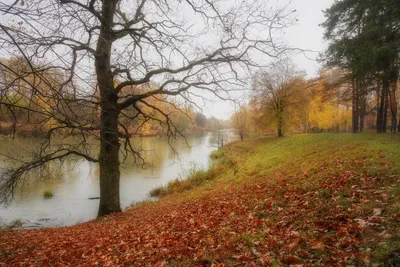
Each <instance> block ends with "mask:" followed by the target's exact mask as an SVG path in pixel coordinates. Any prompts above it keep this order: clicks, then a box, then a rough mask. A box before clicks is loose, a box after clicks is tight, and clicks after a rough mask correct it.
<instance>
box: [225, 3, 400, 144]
mask: <svg viewBox="0 0 400 267" xmlns="http://www.w3.org/2000/svg"><path fill="white" fill-rule="evenodd" d="M324 14H325V22H324V23H322V24H321V26H322V27H324V29H325V33H324V37H325V39H326V40H327V41H328V42H329V46H328V49H327V50H326V51H325V52H324V53H323V54H322V55H321V61H323V62H324V68H323V70H322V71H321V73H320V77H318V78H316V79H311V80H306V79H305V78H304V74H302V73H301V72H299V70H298V69H297V68H296V66H294V64H293V63H292V62H290V60H287V59H284V60H279V61H277V62H275V63H274V64H271V65H270V66H269V67H267V68H264V69H263V70H262V71H258V72H257V73H256V74H255V75H254V77H253V85H252V90H251V93H250V97H249V98H250V100H249V101H248V103H247V104H246V105H244V106H241V107H240V108H239V110H238V111H237V112H236V113H235V114H234V115H233V116H232V118H231V121H232V123H233V125H234V127H235V128H236V129H237V131H238V132H239V134H240V136H241V137H242V138H243V136H245V135H249V134H257V133H258V134H260V133H268V132H269V133H271V132H276V133H277V135H278V136H282V135H283V132H284V131H287V132H296V133H308V132H321V131H335V132H347V131H352V132H353V133H357V132H362V131H364V130H368V129H374V130H376V132H378V133H382V132H386V131H389V130H390V131H391V132H392V133H396V131H400V121H399V122H398V120H399V118H398V115H397V111H398V108H399V96H398V94H397V88H398V84H399V79H398V77H399V64H400V58H399V56H400V5H399V3H398V1H396V0H341V1H335V2H334V3H333V4H332V6H331V7H330V8H328V9H327V10H325V11H324ZM260 122H263V123H260Z"/></svg>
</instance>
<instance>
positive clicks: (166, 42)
mask: <svg viewBox="0 0 400 267" xmlns="http://www.w3.org/2000/svg"><path fill="white" fill-rule="evenodd" d="M0 13H1V14H2V18H1V20H0V48H1V50H3V51H5V54H6V56H15V57H18V58H23V59H24V61H25V63H26V64H27V66H28V67H27V68H26V69H25V70H24V71H23V72H20V71H16V70H15V67H16V66H13V65H9V64H4V63H0V65H1V66H2V69H4V70H5V71H7V72H9V73H11V74H13V75H14V76H15V77H16V78H15V79H16V80H19V81H23V83H24V85H25V88H26V89H25V90H24V91H23V92H22V91H19V92H18V94H19V95H20V96H21V97H23V98H24V99H27V100H29V99H30V97H29V96H30V95H33V94H34V95H36V96H37V97H38V98H41V99H42V100H43V101H42V102H43V103H44V104H42V106H41V108H39V109H31V108H29V105H28V106H21V105H19V102H16V101H14V102H13V101H11V102H10V101H3V100H1V102H0V104H1V105H4V106H5V107H7V109H9V110H10V111H11V112H14V111H16V110H18V109H26V110H27V111H28V112H29V113H36V114H37V113H40V114H41V115H42V116H43V122H46V121H47V122H49V121H51V125H50V126H48V131H47V135H46V136H47V138H46V140H45V141H44V142H43V145H41V146H40V151H38V152H37V153H36V154H35V156H34V157H33V158H32V159H31V160H30V161H26V162H23V163H22V164H21V165H20V166H19V167H18V168H16V169H13V170H11V171H10V172H8V175H6V176H3V177H2V180H1V184H0V192H1V195H2V199H3V201H9V199H10V198H11V197H12V196H13V194H14V192H15V190H16V188H17V187H18V185H19V184H20V183H21V181H22V179H23V178H24V177H25V176H24V174H26V173H27V172H29V171H31V170H34V169H37V168H39V167H40V166H42V165H44V164H47V163H49V162H54V161H56V160H59V159H60V160H61V159H64V158H66V157H69V156H79V157H83V158H85V159H86V160H89V161H92V162H96V163H98V164H99V167H100V206H99V211H98V216H102V215H105V214H109V213H111V212H118V211H120V210H121V207H120V199H119V188H120V184H119V178H120V170H119V165H120V154H121V155H123V159H124V160H125V159H127V154H133V155H134V156H135V159H136V160H138V162H142V161H143V158H142V157H141V155H140V151H137V150H135V149H134V146H133V145H132V144H131V139H130V136H131V135H132V134H133V133H132V132H130V131H129V129H128V128H127V127H126V125H124V123H123V122H126V121H127V119H128V120H135V119H137V118H141V120H142V121H156V122H158V123H159V124H160V126H161V127H163V128H164V129H165V133H166V135H167V136H168V138H169V139H171V138H175V137H176V136H178V135H182V133H181V132H180V131H179V129H177V127H175V124H174V122H173V121H172V118H171V114H170V113H169V112H168V111H166V110H162V109H160V108H158V107H157V106H156V105H153V104H152V102H151V101H149V99H150V98H156V99H158V101H164V102H166V103H167V104H169V105H170V106H171V109H175V110H176V109H178V110H179V109H180V107H179V105H178V104H177V103H182V102H183V101H185V102H189V103H191V104H192V105H195V106H196V105H197V104H196V103H197V102H198V99H203V98H209V97H211V96H213V97H217V98H220V99H231V98H232V92H234V91H236V90H238V89H241V88H243V87H244V86H245V85H246V79H245V78H246V77H247V75H248V73H249V72H252V71H253V70H254V69H255V68H257V67H259V66H260V64H261V63H262V62H265V60H267V59H268V58H271V57H278V56H279V55H280V54H282V52H283V51H284V50H285V49H284V46H283V45H282V43H280V42H277V41H276V40H275V38H274V36H275V34H276V33H277V32H279V31H280V30H281V29H282V28H284V27H286V26H287V25H288V24H289V23H291V20H292V18H291V14H292V13H293V12H292V11H286V9H285V8H277V9H273V8H271V7H270V6H269V5H268V4H267V3H266V2H265V1H261V0H252V1H248V0H242V1H214V0H196V1H195V0H183V1H166V0H134V1H119V0H102V1H99V0H32V1H25V2H24V1H20V0H13V1H11V0H10V1H8V3H7V2H1V3H0ZM3 56H4V55H3ZM93 66H94V67H95V68H94V71H93ZM45 72H53V73H56V72H57V73H60V74H61V75H59V76H60V80H58V81H57V83H52V82H51V80H49V78H48V77H46V76H45V75H44V73H45ZM28 77H32V78H28ZM32 79H33V80H32ZM38 80H40V85H38V84H37V81H38ZM44 84H46V86H45V87H46V88H47V89H46V90H44V89H43V88H44V86H42V85H44ZM154 84H157V86H156V87H155V86H153V85H154ZM146 85H151V86H147V89H146V90H144V89H143V88H144V87H146ZM132 87H135V88H136V89H135V90H132ZM12 89H13V87H9V88H7V90H12ZM170 97H175V98H177V99H179V101H176V102H170V101H168V99H169V98H170ZM73 106H74V107H79V108H78V109H77V108H73ZM143 107H146V108H147V110H148V109H150V110H151V112H147V111H144V108H143ZM79 110H80V111H81V110H85V114H86V116H82V114H81V113H79V112H78V111H79ZM87 113H88V114H87ZM160 117H161V118H162V119H160ZM61 131H63V132H62V134H66V131H69V132H67V134H74V136H76V138H77V140H75V141H74V143H73V144H71V143H63V144H61V145H57V146H54V145H51V141H50V140H51V139H52V138H53V137H54V136H55V135H57V134H60V132H61ZM88 136H92V137H95V138H97V140H98V141H99V144H100V152H99V155H98V156H96V155H93V154H92V153H91V150H90V149H88V147H87V142H86V138H87V137H88Z"/></svg>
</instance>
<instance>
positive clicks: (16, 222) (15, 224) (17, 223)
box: [10, 219, 23, 228]
mask: <svg viewBox="0 0 400 267" xmlns="http://www.w3.org/2000/svg"><path fill="white" fill-rule="evenodd" d="M22 225H23V223H22V220H21V219H15V220H14V221H12V222H11V224H10V227H11V228H14V227H21V226H22Z"/></svg>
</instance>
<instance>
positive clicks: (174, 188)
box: [149, 164, 224, 197]
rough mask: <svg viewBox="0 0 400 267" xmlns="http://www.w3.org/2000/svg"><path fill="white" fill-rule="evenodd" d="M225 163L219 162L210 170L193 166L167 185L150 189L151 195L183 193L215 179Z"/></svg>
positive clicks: (162, 195)
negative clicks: (184, 174)
mask: <svg viewBox="0 0 400 267" xmlns="http://www.w3.org/2000/svg"><path fill="white" fill-rule="evenodd" d="M223 168H224V164H218V165H216V166H214V167H211V168H210V169H208V170H202V169H197V168H192V169H190V170H189V173H188V174H187V176H185V177H183V178H178V179H175V180H173V181H170V182H169V183H168V185H167V186H161V187H156V188H154V189H153V190H151V191H150V193H149V194H150V196H151V197H164V196H166V195H170V194H174V193H181V192H184V191H188V190H191V189H193V188H195V187H198V186H200V185H204V184H205V183H207V182H210V181H212V180H214V179H215V178H216V177H217V176H218V173H219V172H221V169H223Z"/></svg>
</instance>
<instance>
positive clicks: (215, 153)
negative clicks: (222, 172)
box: [210, 149, 225, 159]
mask: <svg viewBox="0 0 400 267" xmlns="http://www.w3.org/2000/svg"><path fill="white" fill-rule="evenodd" d="M224 156H225V154H224V152H223V151H222V150H221V149H218V150H214V151H213V152H211V155H210V158H212V159H221V158H223V157H224Z"/></svg>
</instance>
